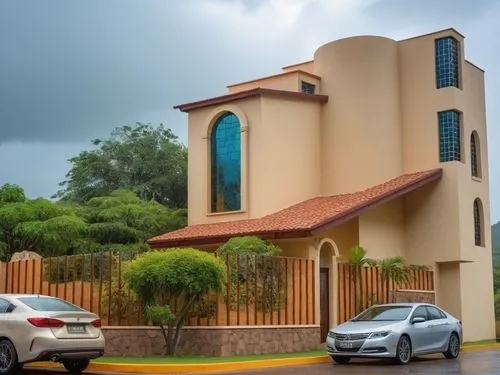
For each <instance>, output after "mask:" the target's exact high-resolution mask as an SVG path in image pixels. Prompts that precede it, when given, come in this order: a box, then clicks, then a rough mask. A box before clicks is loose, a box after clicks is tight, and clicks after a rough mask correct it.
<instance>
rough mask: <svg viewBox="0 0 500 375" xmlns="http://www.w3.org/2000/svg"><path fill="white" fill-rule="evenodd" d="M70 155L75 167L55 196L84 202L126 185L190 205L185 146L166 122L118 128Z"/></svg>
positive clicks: (172, 203)
mask: <svg viewBox="0 0 500 375" xmlns="http://www.w3.org/2000/svg"><path fill="white" fill-rule="evenodd" d="M92 144H93V149H92V150H90V151H83V152H81V153H80V154H79V155H78V156H75V157H73V158H71V159H70V160H69V161H70V163H71V164H72V167H71V170H70V171H69V173H68V174H67V175H66V180H65V181H63V182H61V183H60V186H61V187H62V190H60V191H59V192H57V194H56V195H55V196H54V197H55V198H61V199H62V200H69V201H75V202H79V203H84V202H87V201H89V200H90V199H92V198H93V197H99V196H107V195H109V194H111V192H113V191H114V190H117V189H128V190H131V191H133V192H134V193H136V194H137V195H138V196H139V197H140V198H141V199H143V200H155V201H157V202H159V203H161V204H163V205H166V206H169V207H177V208H185V207H186V203H187V148H186V147H185V146H184V145H182V144H181V143H179V141H178V137H177V136H176V135H174V133H173V132H172V130H170V129H167V128H165V127H164V126H163V125H162V124H160V125H159V126H158V127H153V126H151V125H150V124H141V123H137V124H136V125H135V126H122V127H120V128H115V129H114V131H113V132H112V133H111V136H110V137H109V138H108V139H104V140H101V139H95V140H93V141H92Z"/></svg>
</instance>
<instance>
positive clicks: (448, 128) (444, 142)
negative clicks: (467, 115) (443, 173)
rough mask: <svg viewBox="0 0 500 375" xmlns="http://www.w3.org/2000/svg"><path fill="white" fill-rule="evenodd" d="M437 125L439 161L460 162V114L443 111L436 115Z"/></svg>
mask: <svg viewBox="0 0 500 375" xmlns="http://www.w3.org/2000/svg"><path fill="white" fill-rule="evenodd" d="M438 123H439V161H440V162H442V163H443V162H448V161H455V160H456V161H461V160H462V151H461V148H462V140H461V126H460V113H459V112H457V111H444V112H439V113H438Z"/></svg>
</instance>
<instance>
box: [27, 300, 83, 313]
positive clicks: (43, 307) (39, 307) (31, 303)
mask: <svg viewBox="0 0 500 375" xmlns="http://www.w3.org/2000/svg"><path fill="white" fill-rule="evenodd" d="M18 299H19V301H21V302H22V303H24V304H25V305H26V306H28V307H31V308H32V309H33V310H36V311H84V310H82V309H80V308H79V307H78V306H75V305H72V304H71V303H68V302H66V301H63V300H60V299H58V298H49V297H21V298H18Z"/></svg>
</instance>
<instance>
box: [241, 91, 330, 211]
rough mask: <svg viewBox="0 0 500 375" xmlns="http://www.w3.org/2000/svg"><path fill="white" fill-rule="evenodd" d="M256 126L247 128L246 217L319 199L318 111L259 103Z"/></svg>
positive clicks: (312, 105)
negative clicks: (247, 205)
mask: <svg viewBox="0 0 500 375" xmlns="http://www.w3.org/2000/svg"><path fill="white" fill-rule="evenodd" d="M261 108H262V109H261V110H262V119H263V121H262V122H261V124H259V125H257V126H254V125H253V124H252V125H250V127H249V135H250V143H249V145H250V147H249V153H250V158H251V164H250V178H249V181H250V197H249V199H250V201H249V202H250V207H249V209H250V210H249V211H250V212H249V214H250V216H251V217H260V216H263V215H266V214H269V213H273V212H276V211H278V210H280V209H283V208H286V207H288V206H291V205H293V204H295V203H299V202H301V201H303V200H306V199H309V198H312V197H316V196H318V195H319V194H320V191H319V186H318V183H317V182H318V180H319V179H320V167H321V161H320V146H319V144H320V136H319V126H320V108H321V104H319V103H316V102H301V101H296V100H283V99H279V98H267V97H264V98H262V107H261Z"/></svg>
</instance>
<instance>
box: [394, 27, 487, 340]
mask: <svg viewBox="0 0 500 375" xmlns="http://www.w3.org/2000/svg"><path fill="white" fill-rule="evenodd" d="M450 35H451V36H453V37H454V38H456V39H457V40H458V41H459V42H460V45H461V58H460V68H461V84H460V86H461V87H460V88H459V89H457V88H453V87H448V88H442V89H439V90H437V89H436V83H435V51H434V48H435V47H434V40H435V39H437V38H440V37H443V36H450ZM399 44H400V47H399V59H400V82H401V83H400V90H401V118H402V126H403V150H404V151H403V157H404V171H405V172H414V171H417V170H424V169H429V168H435V167H442V168H443V169H444V176H443V179H442V181H441V182H440V183H439V184H438V185H437V186H435V187H425V188H423V189H421V190H420V191H419V192H415V193H412V194H410V195H409V196H408V197H407V198H406V199H405V220H406V223H405V227H406V234H407V238H406V248H407V254H408V257H409V259H411V260H412V262H415V263H426V264H432V263H433V262H455V263H450V264H448V265H447V266H439V268H440V271H439V272H438V273H437V274H436V276H437V280H436V281H437V284H438V285H440V287H439V290H438V295H437V298H438V301H440V302H439V303H440V304H441V305H442V306H443V308H445V309H447V310H449V311H450V312H452V313H455V314H456V315H457V316H459V317H461V318H462V320H463V322H464V332H465V335H466V339H484V338H491V337H493V336H494V307H493V298H492V296H493V276H492V271H491V270H492V265H491V262H492V261H491V238H490V237H491V234H490V230H489V228H490V210H489V206H490V203H489V177H488V156H487V139H486V118H485V117H486V111H485V98H484V74H483V72H482V71H481V70H480V69H478V68H477V67H475V66H473V65H472V64H470V63H468V62H466V61H465V59H464V52H463V45H464V43H463V37H462V36H461V35H460V34H458V33H456V32H455V31H453V30H446V31H443V32H440V33H435V34H431V35H427V36H423V37H418V38H412V39H409V40H406V41H401V42H400V43H399ZM451 109H456V110H458V111H460V112H462V116H461V117H462V118H461V125H462V130H461V137H462V160H461V161H456V162H447V163H439V135H438V122H437V112H439V111H443V110H451ZM472 131H476V132H477V134H478V137H479V141H480V146H479V150H480V154H481V157H480V162H481V168H480V170H481V172H482V176H481V179H476V178H474V177H472V176H471V156H470V155H471V152H470V136H471V133H472ZM427 193H429V195H428V199H423V198H424V197H423V195H424V194H427ZM419 195H421V196H420V197H419ZM477 197H479V198H480V199H481V201H482V205H483V215H484V216H483V230H484V236H485V238H484V242H485V246H484V247H478V246H475V244H474V218H473V202H474V199H475V198H477ZM457 262H475V263H470V264H461V265H459V263H457ZM450 288H452V289H453V290H456V293H454V294H451V293H450V290H452V289H450ZM478 290H481V293H477V291H478ZM450 295H452V296H453V299H452V298H451V297H450ZM478 309H480V311H479V310H478ZM477 316H481V319H477ZM472 327H473V328H472Z"/></svg>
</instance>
